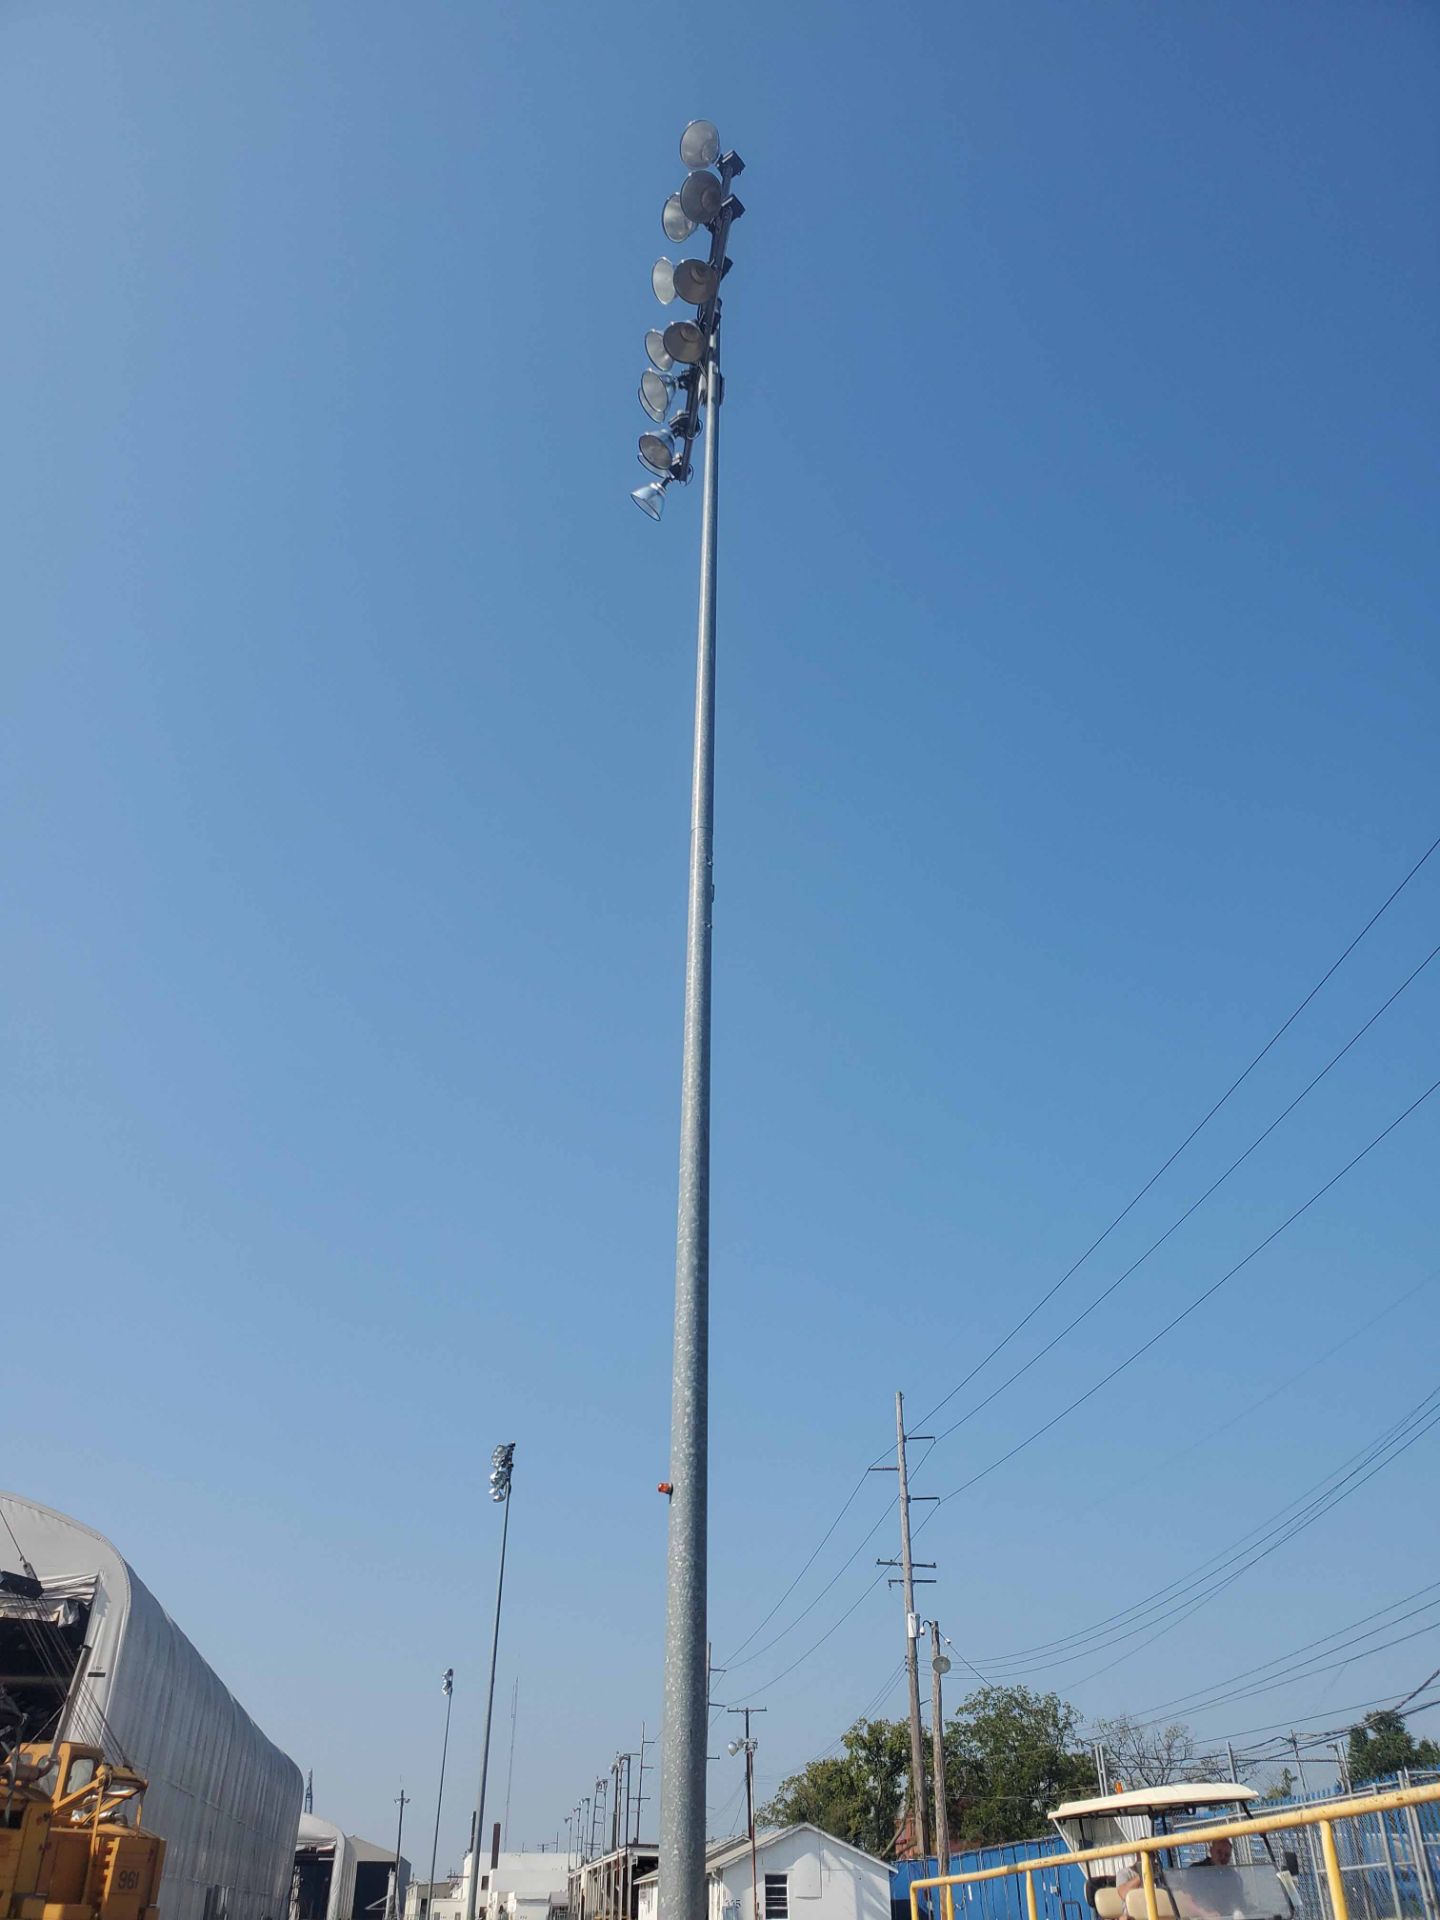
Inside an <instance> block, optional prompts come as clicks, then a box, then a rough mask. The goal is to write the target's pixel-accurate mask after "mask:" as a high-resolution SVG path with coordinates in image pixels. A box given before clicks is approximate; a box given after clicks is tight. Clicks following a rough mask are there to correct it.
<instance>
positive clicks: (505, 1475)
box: [465, 1440, 515, 1920]
mask: <svg viewBox="0 0 1440 1920" xmlns="http://www.w3.org/2000/svg"><path fill="white" fill-rule="evenodd" d="M514 1466H515V1442H514V1441H513V1440H509V1441H506V1442H505V1443H504V1445H502V1446H498V1447H496V1449H495V1451H494V1453H492V1454H491V1456H490V1498H491V1499H492V1500H494V1501H497V1502H498V1503H499V1504H500V1505H501V1506H502V1507H504V1509H505V1518H504V1520H503V1521H502V1522H501V1526H500V1576H499V1579H498V1580H497V1581H496V1583H495V1627H494V1631H493V1632H492V1633H491V1636H490V1685H489V1689H488V1691H487V1692H486V1695H485V1739H484V1743H483V1745H482V1747H481V1750H480V1791H479V1793H478V1794H477V1795H476V1796H475V1838H474V1840H473V1842H472V1843H471V1847H470V1878H469V1881H468V1882H467V1884H466V1888H465V1920H475V1907H476V1902H477V1899H478V1896H479V1892H480V1849H481V1846H482V1845H483V1843H484V1827H485V1783H486V1779H487V1777H488V1775H489V1772H490V1723H491V1721H492V1720H493V1718H494V1715H495V1661H496V1657H497V1655H498V1654H499V1651H500V1603H501V1601H502V1600H503V1599H504V1598H505V1544H506V1542H507V1540H508V1539H509V1537H510V1476H511V1473H512V1472H513V1470H514Z"/></svg>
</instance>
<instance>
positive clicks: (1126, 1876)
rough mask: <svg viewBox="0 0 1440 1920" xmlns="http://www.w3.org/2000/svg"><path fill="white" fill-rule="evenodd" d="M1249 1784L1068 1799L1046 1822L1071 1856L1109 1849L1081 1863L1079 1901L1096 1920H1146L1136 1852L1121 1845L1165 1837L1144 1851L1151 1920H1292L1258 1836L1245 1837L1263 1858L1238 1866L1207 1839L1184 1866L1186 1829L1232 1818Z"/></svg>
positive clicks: (1286, 1893)
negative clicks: (1151, 1888) (1164, 1842)
mask: <svg viewBox="0 0 1440 1920" xmlns="http://www.w3.org/2000/svg"><path fill="white" fill-rule="evenodd" d="M1255 1798H1256V1792H1255V1789H1254V1788H1253V1787H1242V1786H1238V1785H1236V1784H1235V1783H1234V1782H1232V1781H1226V1782H1223V1783H1219V1782H1217V1783H1215V1784H1214V1785H1207V1784H1205V1783H1203V1782H1184V1783H1177V1784H1176V1785H1173V1786H1167V1787H1141V1788H1137V1789H1135V1790H1133V1791H1131V1792H1129V1793H1126V1792H1123V1791H1122V1792H1118V1793H1111V1794H1106V1795H1104V1796H1103V1797H1100V1798H1097V1799H1094V1800H1075V1801H1070V1802H1068V1803H1067V1804H1066V1805H1065V1806H1062V1807H1057V1808H1056V1809H1055V1811H1054V1812H1053V1813H1052V1814H1051V1816H1050V1819H1051V1823H1052V1824H1053V1825H1054V1826H1055V1827H1056V1828H1058V1830H1059V1832H1060V1835H1061V1838H1062V1839H1063V1840H1064V1841H1065V1844H1066V1845H1067V1846H1068V1847H1069V1848H1070V1849H1071V1851H1072V1852H1074V1853H1087V1852H1093V1851H1094V1850H1095V1849H1097V1848H1101V1847H1103V1848H1106V1849H1107V1850H1108V1848H1109V1847H1110V1846H1111V1845H1112V1843H1113V1845H1114V1848H1115V1851H1114V1853H1113V1854H1112V1853H1109V1852H1108V1851H1107V1853H1106V1854H1105V1855H1103V1856H1102V1857H1101V1858H1099V1859H1094V1860H1089V1861H1086V1862H1085V1898H1086V1900H1087V1902H1088V1904H1089V1905H1090V1907H1091V1909H1092V1911H1093V1912H1094V1914H1095V1916H1096V1920H1149V1912H1148V1907H1147V1902H1146V1898H1145V1888H1144V1882H1143V1879H1142V1877H1141V1871H1140V1857H1139V1855H1138V1854H1134V1853H1127V1852H1126V1851H1125V1846H1126V1842H1129V1843H1131V1844H1132V1845H1133V1843H1134V1842H1135V1841H1137V1840H1147V1839H1155V1838H1158V1837H1160V1836H1162V1835H1164V1836H1170V1835H1173V1836H1174V1839H1173V1844H1171V1845H1168V1846H1165V1847H1161V1848H1157V1849H1155V1850H1153V1851H1152V1852H1151V1853H1150V1859H1151V1862H1152V1867H1153V1878H1154V1885H1155V1915H1156V1920H1294V1915H1295V1911H1296V1909H1295V1902H1294V1900H1293V1899H1292V1898H1291V1895H1290V1890H1289V1889H1288V1888H1287V1887H1286V1885H1285V1881H1284V1879H1283V1877H1282V1876H1281V1874H1280V1873H1279V1872H1277V1870H1276V1867H1275V1864H1274V1861H1273V1859H1272V1858H1271V1857H1270V1852H1269V1847H1268V1844H1267V1843H1266V1841H1265V1840H1264V1838H1263V1837H1262V1836H1259V1835H1257V1836H1256V1838H1255V1839H1254V1840H1247V1841H1246V1846H1247V1848H1248V1849H1249V1850H1250V1851H1251V1853H1252V1854H1254V1853H1255V1851H1256V1849H1257V1848H1258V1849H1260V1851H1261V1854H1262V1855H1263V1857H1260V1858H1256V1859H1254V1860H1252V1861H1251V1862H1250V1863H1248V1864H1246V1865H1243V1866H1238V1865H1236V1863H1235V1858H1234V1848H1233V1846H1232V1845H1231V1843H1230V1842H1229V1841H1228V1840H1224V1841H1214V1842H1212V1843H1211V1844H1210V1846H1209V1847H1208V1848H1207V1849H1206V1850H1205V1852H1204V1855H1203V1858H1202V1859H1200V1860H1198V1861H1193V1862H1191V1863H1190V1864H1187V1863H1186V1860H1185V1856H1186V1855H1187V1854H1189V1855H1193V1853H1194V1851H1195V1849H1194V1848H1193V1847H1187V1846H1186V1844H1185V1839H1184V1830H1185V1828H1186V1827H1187V1826H1189V1827H1195V1826H1201V1827H1203V1826H1207V1825H1218V1824H1219V1823H1220V1822H1221V1821H1225V1820H1233V1819H1235V1818H1237V1817H1238V1815H1239V1813H1240V1811H1241V1809H1242V1808H1243V1806H1244V1804H1245V1803H1246V1802H1247V1801H1250V1800H1253V1799H1255Z"/></svg>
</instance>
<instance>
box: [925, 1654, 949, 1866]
mask: <svg viewBox="0 0 1440 1920" xmlns="http://www.w3.org/2000/svg"><path fill="white" fill-rule="evenodd" d="M949 1670H950V1662H949V1661H948V1660H947V1659H946V1658H945V1656H944V1654H943V1653H941V1651H940V1623H939V1621H938V1620H932V1621H931V1622H930V1675H931V1687H930V1747H931V1759H932V1762H933V1766H934V1773H935V1851H936V1853H937V1854H938V1855H939V1856H940V1871H941V1873H949V1871H950V1809H949V1807H947V1806H946V1804H945V1716H944V1714H943V1713H942V1711H941V1707H940V1676H941V1675H942V1674H943V1673H948V1672H949Z"/></svg>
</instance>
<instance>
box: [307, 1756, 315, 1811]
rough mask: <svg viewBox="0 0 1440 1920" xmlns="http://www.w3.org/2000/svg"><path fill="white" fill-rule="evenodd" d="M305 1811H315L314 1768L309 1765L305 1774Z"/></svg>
mask: <svg viewBox="0 0 1440 1920" xmlns="http://www.w3.org/2000/svg"><path fill="white" fill-rule="evenodd" d="M305 1811H306V1813H313V1812H314V1811H315V1769H314V1768H313V1767H311V1768H310V1769H309V1770H308V1771H307V1773H306V1775H305Z"/></svg>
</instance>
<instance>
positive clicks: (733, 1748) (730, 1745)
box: [725, 1740, 740, 1755]
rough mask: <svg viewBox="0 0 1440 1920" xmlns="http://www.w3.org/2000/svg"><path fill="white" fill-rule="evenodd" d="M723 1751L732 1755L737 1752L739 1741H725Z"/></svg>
mask: <svg viewBox="0 0 1440 1920" xmlns="http://www.w3.org/2000/svg"><path fill="white" fill-rule="evenodd" d="M725 1751H726V1752H727V1753H728V1754H731V1755H734V1754H737V1753H739V1751H740V1742H739V1741H738V1740H731V1741H729V1742H727V1744H726V1747H725Z"/></svg>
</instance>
